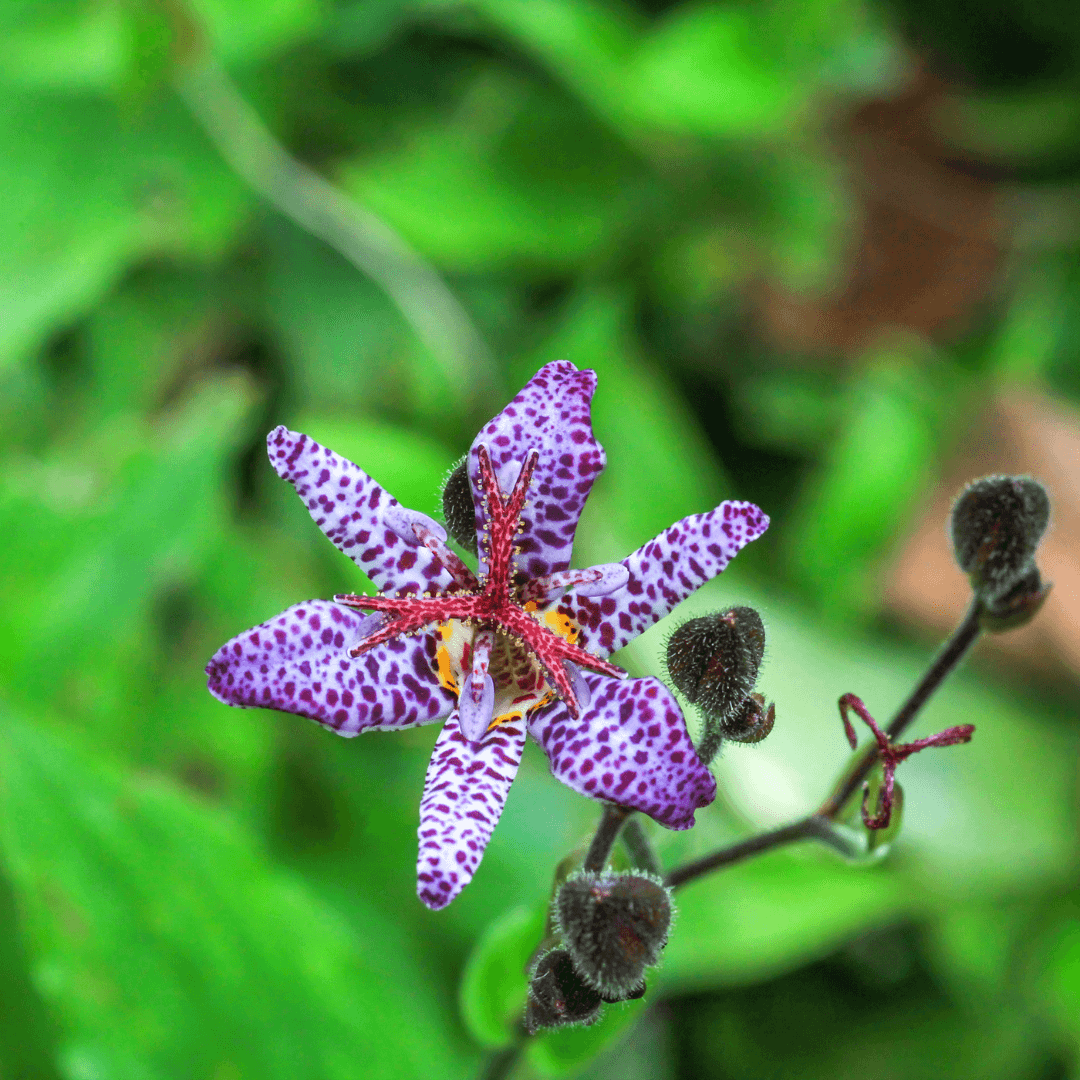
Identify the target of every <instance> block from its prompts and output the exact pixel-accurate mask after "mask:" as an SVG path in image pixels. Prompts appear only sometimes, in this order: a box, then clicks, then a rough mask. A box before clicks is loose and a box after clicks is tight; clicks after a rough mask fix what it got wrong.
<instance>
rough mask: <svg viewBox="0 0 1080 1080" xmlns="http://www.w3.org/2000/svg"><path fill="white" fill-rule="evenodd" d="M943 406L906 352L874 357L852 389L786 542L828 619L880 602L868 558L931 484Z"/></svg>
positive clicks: (878, 550)
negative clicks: (834, 436)
mask: <svg viewBox="0 0 1080 1080" xmlns="http://www.w3.org/2000/svg"><path fill="white" fill-rule="evenodd" d="M939 398H940V395H937V396H935V395H934V393H933V390H932V388H931V386H930V384H929V378H928V376H926V375H925V374H924V373H923V368H922V367H921V366H920V365H919V364H918V359H917V357H914V356H910V355H904V353H903V352H902V351H891V350H890V351H888V352H885V353H883V354H881V355H879V356H878V357H876V358H875V359H874V361H873V362H872V363H870V364H869V365H868V366H867V367H866V369H865V370H864V371H863V372H861V373H860V375H859V376H858V377H857V379H856V380H855V381H854V383H853V384H852V386H851V388H850V391H849V397H848V402H847V406H846V409H845V412H846V418H845V419H844V421H843V426H842V428H841V430H840V433H839V436H838V437H837V439H836V441H835V442H834V444H833V446H832V447H831V448H830V449H829V451H828V453H827V455H826V459H825V462H824V465H823V466H822V468H821V469H820V471H819V474H818V476H817V477H816V478H815V479H814V480H813V481H811V483H810V484H808V485H807V487H806V488H804V490H803V493H802V496H801V500H800V505H799V506H798V508H797V510H796V513H795V517H794V520H793V521H792V522H791V523H790V525H789V527H788V530H787V533H786V535H785V538H784V542H785V546H786V548H787V550H788V552H789V559H790V561H791V565H792V567H793V569H794V570H795V572H796V573H797V575H798V576H799V579H800V581H801V583H802V584H803V585H804V587H806V588H807V589H808V591H810V592H811V593H812V594H813V596H814V597H815V599H817V600H819V601H820V602H824V601H825V600H827V601H828V611H829V613H830V614H831V615H832V616H833V617H839V616H840V615H841V614H848V613H851V612H852V611H858V610H867V609H869V608H872V607H875V606H876V605H877V604H878V591H879V590H878V584H877V581H876V579H875V577H874V576H873V573H872V571H873V564H874V560H875V559H876V558H879V557H880V556H881V554H882V553H883V551H884V549H885V548H886V546H887V545H888V543H889V542H890V541H891V540H892V539H893V537H894V536H895V535H896V531H897V529H898V528H899V527H900V526H902V525H903V524H904V523H905V522H906V520H907V518H908V515H909V514H910V513H911V510H912V508H913V506H914V503H915V500H916V498H917V497H918V495H919V494H920V493H921V492H923V491H924V490H925V489H926V487H927V485H928V483H929V481H930V479H931V477H932V471H931V461H932V457H933V455H934V453H935V451H936V450H937V440H936V421H937V418H938V411H939V409H940V405H939V404H938V400H939ZM942 527H943V528H944V525H943V526H942Z"/></svg>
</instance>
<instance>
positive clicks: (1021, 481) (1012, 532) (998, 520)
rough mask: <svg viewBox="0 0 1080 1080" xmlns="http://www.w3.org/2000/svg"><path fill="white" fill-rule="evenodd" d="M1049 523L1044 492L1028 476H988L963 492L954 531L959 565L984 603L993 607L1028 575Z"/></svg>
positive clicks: (956, 506) (954, 515)
mask: <svg viewBox="0 0 1080 1080" xmlns="http://www.w3.org/2000/svg"><path fill="white" fill-rule="evenodd" d="M1049 520H1050V500H1049V498H1048V497H1047V494H1046V490H1045V489H1044V488H1043V486H1042V484H1040V483H1039V482H1038V481H1037V480H1033V479H1032V478H1031V477H1030V476H985V477H983V478H982V479H981V480H975V481H973V482H972V483H971V484H969V485H968V486H967V488H965V489H964V491H963V492H962V493H961V495H960V497H959V498H958V499H957V500H956V502H955V504H954V505H953V510H952V521H951V526H950V529H951V533H952V541H953V548H954V550H955V553H956V561H957V562H958V563H959V564H960V569H961V570H963V571H964V572H965V573H967V574H969V575H970V576H971V586H972V588H973V589H974V590H975V593H976V595H977V596H978V597H979V598H980V599H982V600H983V601H985V602H988V603H992V602H994V601H996V600H998V599H999V598H1001V597H1003V596H1004V595H1005V594H1006V593H1008V592H1010V590H1012V589H1013V588H1014V587H1015V586H1016V585H1017V583H1018V582H1019V581H1020V580H1021V579H1022V578H1024V577H1025V576H1028V575H1029V574H1030V572H1031V570H1032V569H1033V567H1032V559H1033V558H1034V556H1035V549H1036V548H1037V547H1038V544H1039V540H1040V539H1041V538H1042V534H1043V533H1044V532H1045V531H1046V526H1047V523H1048V522H1049ZM1028 591H1030V590H1028Z"/></svg>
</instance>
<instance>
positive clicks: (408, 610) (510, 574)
mask: <svg viewBox="0 0 1080 1080" xmlns="http://www.w3.org/2000/svg"><path fill="white" fill-rule="evenodd" d="M537 457H538V455H537V453H536V451H535V450H534V451H531V452H530V453H529V455H528V456H527V457H526V459H525V461H524V462H523V463H522V466H521V471H520V472H519V473H518V476H517V479H516V481H515V482H514V485H513V489H512V490H511V492H510V493H509V495H504V494H503V492H502V490H501V488H500V486H499V482H498V479H497V478H496V476H495V472H494V469H493V468H492V465H491V458H490V456H489V455H488V450H487V447H486V446H483V445H481V446H480V447H478V448H477V459H478V462H479V466H480V483H481V489H482V498H483V503H484V522H485V527H484V535H483V553H484V556H485V559H484V561H485V563H486V569H487V574H486V576H485V577H484V578H483V580H481V581H478V580H477V579H476V577H475V575H474V574H473V573H472V571H471V570H470V569H469V568H468V567H467V566H466V565H465V564H464V563H463V562H462V561H461V560H460V559H459V558H458V557H457V556H456V555H455V554H454V553H453V552H452V551H451V550H450V549H449V548H448V547H447V546H446V544H445V534H443V536H442V537H439V536H438V535H437V534H436V533H435V532H434V531H433V530H432V528H431V526H433V525H434V523H433V522H426V519H425V520H424V521H421V520H420V519H419V515H416V516H414V518H413V519H411V521H410V523H409V527H411V529H412V531H413V533H414V534H415V535H416V537H417V539H418V540H419V541H420V542H421V543H422V544H423V545H424V546H425V547H427V548H428V549H429V550H430V551H432V552H433V553H434V554H435V555H436V556H437V557H438V559H439V560H440V561H441V562H442V564H443V566H444V567H445V568H446V570H447V571H448V572H449V573H450V575H451V576H452V577H453V578H454V581H455V583H456V585H457V586H458V588H457V589H456V590H454V591H451V592H447V593H444V594H442V595H439V596H423V597H420V596H401V597H388V596H357V595H354V594H348V595H341V596H336V597H335V600H337V601H338V602H339V603H343V604H348V605H349V606H351V607H356V608H360V609H362V610H367V611H373V612H382V613H384V617H383V620H382V621H381V623H380V625H379V626H378V627H376V628H374V629H373V630H372V632H371V633H369V634H368V635H367V637H365V638H364V639H363V640H361V642H360V643H359V644H358V645H357V646H355V647H354V648H353V649H352V650H350V655H351V656H354V657H355V656H359V655H360V654H361V653H364V652H367V651H368V650H369V649H372V648H374V647H375V646H376V645H381V644H382V643H383V642H385V641H389V640H390V639H392V638H395V637H398V636H399V635H401V634H414V633H416V632H418V631H420V630H424V629H427V628H429V627H437V628H438V633H439V636H440V642H439V649H438V652H437V672H436V674H437V675H438V678H439V680H440V682H442V684H443V685H444V686H445V687H447V689H450V690H452V691H453V692H455V693H457V694H458V712H459V720H460V723H461V727H462V731H463V732H464V733H465V734H466V736H467V737H469V738H470V739H472V740H473V741H477V740H478V739H479V738H480V737H481V736H482V735H483V732H484V731H486V730H487V729H488V727H489V726H490V725H491V724H492V723H497V722H500V721H505V720H508V719H511V718H513V717H515V716H518V715H525V713H527V712H530V711H532V710H533V709H536V708H539V707H540V705H543V704H546V703H547V702H548V701H550V700H551V698H552V696H553V695H557V696H558V697H560V698H561V699H562V700H563V701H564V702H565V703H566V706H567V708H568V709H569V710H570V713H571V715H573V716H575V717H576V716H578V715H579V714H580V708H581V702H580V701H579V698H581V697H582V696H583V695H587V693H588V688H587V686H586V684H585V681H584V679H583V678H582V677H581V674H580V672H579V671H578V670H577V667H576V666H575V665H580V666H581V667H585V668H588V669H590V670H592V671H597V672H600V673H601V674H604V675H611V676H613V677H615V678H623V677H624V675H625V672H623V671H622V670H621V669H620V668H617V667H616V666H615V665H614V664H610V663H608V662H607V661H606V660H601V659H600V658H599V657H598V656H594V655H593V654H592V653H590V652H587V651H586V650H585V649H582V648H581V647H580V646H578V645H577V644H576V639H577V637H578V628H577V627H576V626H575V625H574V624H573V622H572V621H571V620H570V619H569V617H568V616H567V615H566V613H565V612H563V611H561V610H559V605H558V601H556V602H554V603H549V602H548V598H549V596H550V594H551V593H552V592H553V591H555V590H557V589H561V588H565V587H568V586H573V585H580V584H584V585H587V586H589V587H591V588H592V589H594V590H599V591H603V590H604V589H606V588H614V587H616V586H617V585H618V584H621V583H622V581H625V577H626V571H625V570H624V569H623V568H622V567H621V566H620V565H619V564H615V565H614V566H613V567H595V568H592V569H589V570H565V571H562V572H561V573H557V574H552V575H551V576H550V577H547V578H534V579H531V580H525V581H521V579H520V574H519V573H518V570H517V567H516V566H515V564H514V555H515V554H516V551H515V546H514V540H515V538H516V536H517V533H518V531H519V529H520V525H521V510H522V507H523V506H524V505H525V496H526V493H527V492H528V488H529V484H530V482H531V480H532V475H533V472H534V470H535V468H536V462H537ZM395 523H396V524H397V525H401V522H397V521H396V519H395ZM402 527H404V526H402ZM436 527H437V526H436ZM606 579H609V580H606ZM541 603H543V604H544V605H545V606H543V607H541V606H540V604H541Z"/></svg>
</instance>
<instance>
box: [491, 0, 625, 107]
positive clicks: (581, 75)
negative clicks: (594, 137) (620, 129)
mask: <svg viewBox="0 0 1080 1080" xmlns="http://www.w3.org/2000/svg"><path fill="white" fill-rule="evenodd" d="M474 2H475V6H476V8H477V9H478V10H480V11H481V12H483V13H484V14H485V15H486V16H487V17H488V18H489V19H490V20H491V21H492V22H493V23H494V24H495V25H496V26H498V27H499V28H500V29H501V30H502V31H503V32H504V33H507V34H508V35H509V36H511V37H513V38H514V39H515V40H516V41H517V42H518V43H519V44H521V45H523V46H524V47H525V48H526V49H528V50H529V51H530V52H532V53H533V54H534V55H535V56H536V57H537V58H538V59H539V60H541V61H542V62H543V63H544V64H546V65H547V66H548V67H549V68H550V70H551V71H552V72H553V73H554V74H555V75H557V76H558V77H559V78H561V79H562V80H563V82H564V83H565V84H566V85H567V86H568V87H569V88H570V89H571V90H573V91H574V92H575V93H576V94H577V95H578V96H579V97H580V98H581V99H582V100H583V101H585V102H588V103H589V104H590V105H591V106H592V107H593V109H594V110H595V111H596V112H597V113H598V114H600V115H601V116H604V117H606V118H607V119H608V120H609V121H611V122H612V123H614V124H615V125H619V124H620V122H621V118H622V117H623V115H624V113H625V95H626V90H627V80H626V75H627V62H628V60H629V58H630V57H631V55H632V53H633V49H634V46H635V43H636V40H637V36H638V28H639V22H638V19H636V18H635V17H634V15H633V13H632V12H631V10H630V8H629V5H621V4H619V5H616V4H604V3H596V2H595V0H474Z"/></svg>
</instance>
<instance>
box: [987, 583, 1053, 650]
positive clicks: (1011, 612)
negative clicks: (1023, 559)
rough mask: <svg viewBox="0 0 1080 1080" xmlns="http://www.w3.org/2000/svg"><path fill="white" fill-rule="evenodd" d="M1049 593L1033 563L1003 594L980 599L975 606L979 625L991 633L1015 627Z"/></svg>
mask: <svg viewBox="0 0 1080 1080" xmlns="http://www.w3.org/2000/svg"><path fill="white" fill-rule="evenodd" d="M1049 595H1050V586H1049V585H1044V584H1043V580H1042V576H1041V575H1040V574H1039V570H1038V568H1037V567H1035V566H1032V568H1031V569H1030V570H1029V571H1028V572H1027V573H1026V574H1025V575H1024V576H1023V577H1022V578H1021V579H1020V580H1019V581H1018V582H1017V583H1016V584H1015V585H1014V586H1013V587H1012V588H1011V589H1009V591H1008V592H1006V593H1005V594H1004V595H1003V596H999V597H997V598H996V599H994V600H990V601H984V602H983V605H982V607H981V608H980V610H979V626H981V627H982V628H983V629H984V630H988V631H989V632H990V633H992V634H1001V633H1003V632H1004V631H1006V630H1015V629H1016V628H1017V627H1018V626H1023V625H1024V624H1025V623H1028V622H1030V621H1031V620H1032V619H1033V618H1034V617H1035V615H1036V614H1038V612H1039V609H1040V608H1041V607H1042V606H1043V604H1044V603H1045V602H1046V598H1047V596H1049Z"/></svg>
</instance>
